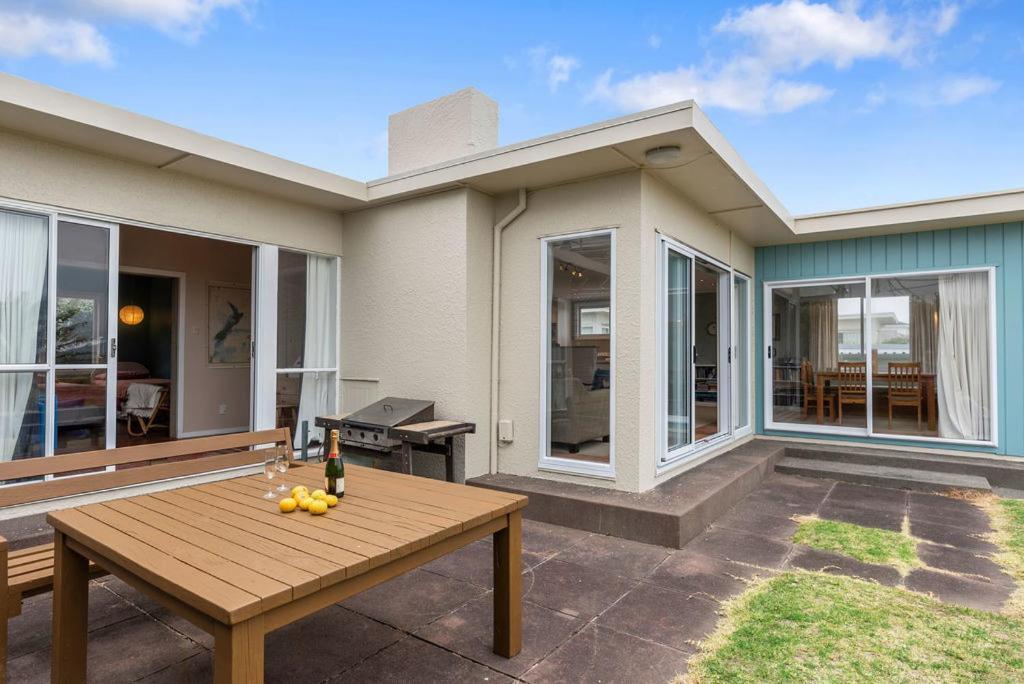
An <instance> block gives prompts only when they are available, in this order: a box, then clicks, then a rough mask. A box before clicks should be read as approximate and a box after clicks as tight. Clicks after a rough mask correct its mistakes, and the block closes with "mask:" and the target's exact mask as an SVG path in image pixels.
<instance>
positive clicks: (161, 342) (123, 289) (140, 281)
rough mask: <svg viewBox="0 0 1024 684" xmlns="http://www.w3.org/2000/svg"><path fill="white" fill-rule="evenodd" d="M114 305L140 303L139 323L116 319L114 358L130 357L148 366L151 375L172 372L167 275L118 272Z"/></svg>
mask: <svg viewBox="0 0 1024 684" xmlns="http://www.w3.org/2000/svg"><path fill="white" fill-rule="evenodd" d="M118 281H119V282H118V287H117V292H118V299H120V302H118V309H120V307H122V306H124V305H125V304H135V305H136V306H139V307H142V310H143V313H144V316H143V319H142V322H141V323H137V324H135V325H125V324H124V323H122V322H121V321H120V320H118V322H117V357H118V361H134V362H136V363H141V364H142V365H144V366H145V367H146V368H148V369H149V372H150V375H151V376H152V377H154V378H170V377H171V376H172V372H173V367H172V364H173V362H174V347H175V344H176V342H175V337H174V335H175V332H176V331H175V330H174V328H175V320H174V289H175V288H176V287H177V285H176V284H175V281H174V280H172V279H170V278H160V277H156V276H144V275H134V274H130V273H121V275H120V278H119V279H118Z"/></svg>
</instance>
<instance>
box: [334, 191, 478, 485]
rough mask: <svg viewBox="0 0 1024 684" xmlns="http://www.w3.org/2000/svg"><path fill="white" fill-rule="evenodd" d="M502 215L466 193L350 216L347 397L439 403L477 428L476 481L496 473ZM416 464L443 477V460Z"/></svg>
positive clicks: (345, 275) (443, 413)
mask: <svg viewBox="0 0 1024 684" xmlns="http://www.w3.org/2000/svg"><path fill="white" fill-rule="evenodd" d="M492 212H493V208H492V207H491V200H490V198H489V197H487V196H485V195H481V194H479V193H476V192H474V191H471V190H461V189H460V190H452V191H449V192H444V193H439V194H435V195H429V196H426V197H421V198H416V199H412V200H407V201H404V202H397V203H394V204H389V205H385V206H382V207H376V208H373V209H366V210H363V211H358V212H353V213H350V214H346V215H345V257H344V260H343V265H342V292H343V293H344V294H343V303H342V325H341V330H342V333H341V354H342V378H343V380H342V393H343V395H344V394H345V393H346V392H351V391H353V388H361V389H360V390H359V391H364V390H365V391H366V393H367V397H366V398H367V399H369V398H371V396H370V395H371V394H374V395H375V397H378V398H379V397H384V396H388V395H393V396H400V397H410V398H415V399H431V400H433V401H434V402H435V414H436V415H437V416H438V417H439V418H454V419H464V420H469V421H472V422H475V423H476V424H477V434H475V435H468V436H467V437H466V438H465V450H466V453H465V463H466V467H465V471H466V472H467V473H469V474H470V476H473V475H479V474H482V473H484V472H486V471H487V459H488V455H487V445H488V439H489V430H488V425H489V417H488V415H489V408H488V392H489V389H488V388H489V385H488V368H489V363H490V346H489V340H490V269H491V254H490V249H491V243H490V230H491V223H490V220H491V216H492ZM471 281H472V284H471ZM374 381H375V382H374ZM367 385H370V386H371V388H367ZM351 408H355V407H354V406H353V407H351ZM413 461H414V463H413V466H414V470H415V471H416V472H417V473H425V474H431V475H434V476H441V475H443V470H441V468H442V467H443V460H441V459H440V458H439V457H435V456H431V455H423V456H416V457H414V459H413ZM461 461H462V456H461V455H459V454H457V455H456V476H457V477H459V476H461V475H462V473H461V472H460V468H459V463H460V462H461Z"/></svg>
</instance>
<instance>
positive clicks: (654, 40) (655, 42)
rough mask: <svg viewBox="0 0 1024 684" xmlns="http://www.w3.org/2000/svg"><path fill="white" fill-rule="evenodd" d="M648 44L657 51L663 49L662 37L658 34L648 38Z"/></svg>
mask: <svg viewBox="0 0 1024 684" xmlns="http://www.w3.org/2000/svg"><path fill="white" fill-rule="evenodd" d="M647 44H648V45H650V46H651V47H652V48H654V49H655V50H657V49H658V48H660V47H661V36H659V35H658V34H657V33H652V34H651V35H649V36H647Z"/></svg>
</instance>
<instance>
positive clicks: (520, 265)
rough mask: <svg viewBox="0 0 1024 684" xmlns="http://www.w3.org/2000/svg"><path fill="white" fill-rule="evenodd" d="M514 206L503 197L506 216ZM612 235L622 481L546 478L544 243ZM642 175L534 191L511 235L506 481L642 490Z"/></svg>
mask: <svg viewBox="0 0 1024 684" xmlns="http://www.w3.org/2000/svg"><path fill="white" fill-rule="evenodd" d="M509 201H510V200H509V198H507V197H503V198H500V199H499V201H498V202H497V203H496V205H497V206H499V207H501V209H499V210H498V211H497V212H496V213H497V215H498V216H499V217H500V216H501V215H503V214H504V210H505V207H506V206H507V205H508V204H509ZM599 228H612V229H613V243H614V248H615V259H616V271H615V279H614V285H613V287H614V288H615V297H616V301H615V308H616V310H615V322H614V331H615V335H616V340H615V344H616V359H615V363H616V366H615V415H614V418H613V420H614V427H615V445H614V447H615V477H614V479H611V480H609V479H601V478H593V477H582V476H578V475H570V474H564V473H558V472H552V471H546V470H540V469H539V467H538V466H539V454H538V448H539V446H540V432H539V431H540V424H539V420H540V418H539V401H540V396H541V385H540V371H541V369H540V353H541V312H540V309H539V307H540V306H541V304H540V288H541V251H540V250H541V248H542V243H541V241H540V238H543V237H549V236H559V235H566V234H570V233H574V232H581V231H588V230H595V229H599ZM640 250H641V242H640V172H638V171H631V172H626V173H623V174H618V175H614V176H607V177H603V178H596V179H592V180H587V181H581V182H578V183H570V184H566V185H560V186H557V187H553V188H547V189H542V190H536V191H531V192H530V193H529V196H528V201H527V209H526V211H525V212H524V213H523V214H521V215H520V216H519V218H517V219H516V220H515V222H514V223H512V224H511V225H510V226H509V227H508V229H506V231H505V234H504V237H503V241H502V262H501V278H502V286H501V292H502V295H501V338H500V344H501V350H500V351H501V373H500V384H499V387H500V401H499V406H500V411H499V416H498V418H499V420H511V421H513V423H514V426H515V441H514V442H512V443H511V444H503V445H501V446H500V447H499V450H498V466H499V471H500V472H502V473H510V474H514V475H525V476H529V477H539V478H546V479H555V480H563V481H570V482H585V483H586V484H588V485H593V486H598V487H609V488H616V489H622V490H627V491H636V490H637V488H638V472H637V460H638V459H637V453H638V449H639V447H638V444H639V440H640V439H641V434H640V433H641V428H640V424H639V420H640V409H639V408H638V407H639V406H641V401H642V399H643V394H644V392H643V384H642V381H641V372H640V368H641V366H642V364H643V363H644V362H645V361H644V359H643V353H642V349H641V336H642V330H641V327H642V326H641V315H642V314H641V312H642V309H643V307H644V302H643V301H642V296H641V288H640V279H641V257H640Z"/></svg>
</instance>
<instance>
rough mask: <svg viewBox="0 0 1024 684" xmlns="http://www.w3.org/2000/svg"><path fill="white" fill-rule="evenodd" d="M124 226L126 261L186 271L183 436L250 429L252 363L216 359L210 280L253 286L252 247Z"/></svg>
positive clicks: (181, 388) (123, 255)
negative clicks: (215, 361)
mask: <svg viewBox="0 0 1024 684" xmlns="http://www.w3.org/2000/svg"><path fill="white" fill-rule="evenodd" d="M120 232H121V243H120V259H121V266H122V267H124V268H130V267H138V268H151V269H158V270H163V271H176V272H181V273H184V274H185V297H184V307H185V330H184V333H185V335H184V337H185V344H184V346H185V349H184V353H185V356H184V375H183V378H182V382H181V383H179V387H178V388H175V391H183V392H184V402H183V403H184V408H183V412H182V418H183V426H182V427H183V433H182V434H181V435H179V436H180V437H189V436H197V435H199V434H214V433H218V432H233V431H236V430H248V429H249V425H250V413H251V412H250V383H251V381H250V372H251V371H250V365H249V364H248V363H246V364H244V365H239V366H222V365H210V364H209V356H208V353H209V349H208V347H209V333H208V330H207V329H208V327H209V322H208V309H209V286H210V285H211V284H236V285H239V286H242V287H247V288H251V283H252V247H250V246H248V245H242V244H238V243H232V242H226V241H220V240H211V239H208V238H198V237H194V236H189V235H182V234H179V233H172V232H167V231H160V230H150V229H145V228H136V227H133V226H121V231H120ZM123 301H124V300H123V299H122V302H123ZM222 407H223V411H224V412H223V413H221V408H222Z"/></svg>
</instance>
